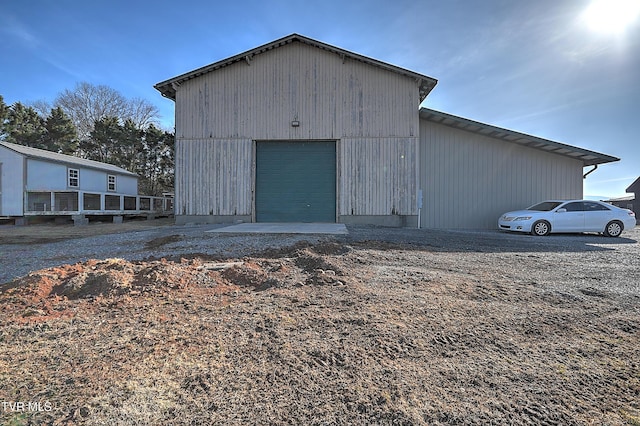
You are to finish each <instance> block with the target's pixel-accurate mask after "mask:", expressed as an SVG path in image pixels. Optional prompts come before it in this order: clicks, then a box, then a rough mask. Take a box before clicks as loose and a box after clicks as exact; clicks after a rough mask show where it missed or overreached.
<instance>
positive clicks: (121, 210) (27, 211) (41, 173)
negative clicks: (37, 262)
mask: <svg viewBox="0 0 640 426" xmlns="http://www.w3.org/2000/svg"><path fill="white" fill-rule="evenodd" d="M172 209H173V206H172V200H171V199H170V198H168V197H151V196H143V195H138V175H136V174H135V173H132V172H130V171H128V170H125V169H123V168H121V167H117V166H114V165H112V164H106V163H101V162H99V161H93V160H87V159H84V158H78V157H74V156H71V155H65V154H58V153H56V152H50V151H45V150H42V149H37V148H31V147H27V146H23V145H16V144H13V143H9V142H1V141H0V217H3V218H16V219H19V218H28V217H32V216H71V217H72V218H73V219H74V222H76V223H80V224H81V223H86V222H88V216H91V215H96V216H98V215H99V216H113V217H114V220H115V221H118V220H121V219H122V216H127V215H139V214H147V215H150V216H152V215H153V214H157V213H168V212H170V211H171V210H172ZM20 222H23V223H24V222H26V219H22V220H18V223H20Z"/></svg>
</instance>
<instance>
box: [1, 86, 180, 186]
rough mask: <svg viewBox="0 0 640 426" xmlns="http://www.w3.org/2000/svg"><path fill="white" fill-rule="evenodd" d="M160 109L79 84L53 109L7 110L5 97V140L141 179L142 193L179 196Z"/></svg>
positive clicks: (16, 106)
mask: <svg viewBox="0 0 640 426" xmlns="http://www.w3.org/2000/svg"><path fill="white" fill-rule="evenodd" d="M158 118H159V113H158V109H157V108H156V107H155V106H153V105H152V104H150V103H149V102H147V101H145V100H143V99H137V98H134V99H127V98H125V97H124V96H122V95H121V94H120V93H119V92H117V91H116V90H114V89H112V88H110V87H108V86H95V85H92V84H90V83H79V84H78V85H76V87H75V88H74V89H73V90H65V91H64V92H62V93H60V94H59V95H58V96H57V97H56V99H55V101H54V102H53V104H52V105H50V104H48V103H46V102H43V101H38V102H35V103H33V104H32V105H25V104H23V103H21V102H15V103H14V104H12V105H7V104H6V103H5V102H4V98H3V97H2V95H0V140H3V141H6V142H11V143H15V144H19V145H25V146H29V147H32V148H40V149H45V150H47V151H53V152H57V153H60V154H68V155H75V156H78V157H81V158H86V159H90V160H96V161H101V162H104V163H109V164H114V165H116V166H119V167H122V168H123V169H126V170H129V171H131V172H133V173H136V174H138V175H139V176H140V179H139V184H138V190H139V192H140V193H141V194H145V195H161V194H162V192H166V191H172V190H173V172H174V158H173V152H174V143H175V136H174V134H173V133H171V132H168V131H164V130H162V129H160V128H159V127H158Z"/></svg>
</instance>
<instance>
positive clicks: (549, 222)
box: [498, 200, 636, 237]
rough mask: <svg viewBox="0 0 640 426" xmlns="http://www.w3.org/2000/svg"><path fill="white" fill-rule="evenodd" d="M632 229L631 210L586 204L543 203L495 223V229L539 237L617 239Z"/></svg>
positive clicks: (590, 202) (502, 217) (568, 202)
mask: <svg viewBox="0 0 640 426" xmlns="http://www.w3.org/2000/svg"><path fill="white" fill-rule="evenodd" d="M635 226H636V215H635V213H633V212H632V211H631V210H628V209H621V208H620V207H616V206H612V205H610V204H607V203H602V202H600V201H588V200H570V201H566V200H564V201H558V200H556V201H543V202H542V203H538V204H536V205H534V206H531V207H529V208H527V209H526V210H518V211H514V212H508V213H505V214H503V215H502V216H500V219H498V228H499V229H502V230H505V231H517V232H530V233H531V234H533V235H539V236H542V235H548V234H550V233H552V232H599V233H602V234H604V235H606V236H607V237H618V236H619V235H620V234H621V233H622V231H623V230H625V229H632V228H634V227H635Z"/></svg>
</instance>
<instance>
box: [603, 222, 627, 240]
mask: <svg viewBox="0 0 640 426" xmlns="http://www.w3.org/2000/svg"><path fill="white" fill-rule="evenodd" d="M623 229H624V227H623V226H622V223H620V222H618V221H617V220H613V221H611V222H609V223H607V226H606V227H605V228H604V235H606V236H607V237H619V236H620V234H622V230H623Z"/></svg>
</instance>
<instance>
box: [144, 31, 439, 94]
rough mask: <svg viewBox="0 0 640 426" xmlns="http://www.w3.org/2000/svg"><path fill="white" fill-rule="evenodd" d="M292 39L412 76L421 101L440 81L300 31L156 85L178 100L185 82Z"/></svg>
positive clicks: (344, 58)
mask: <svg viewBox="0 0 640 426" xmlns="http://www.w3.org/2000/svg"><path fill="white" fill-rule="evenodd" d="M293 42H300V43H304V44H307V45H310V46H314V47H317V48H319V49H323V50H326V51H329V52H332V53H335V54H337V55H339V56H340V57H341V58H342V60H343V61H344V60H346V59H350V60H356V61H360V62H363V63H366V64H369V65H372V66H376V67H379V68H382V69H386V70H388V71H391V72H395V73H398V74H401V75H404V76H406V77H409V78H412V79H414V80H415V81H416V82H417V83H418V87H419V90H420V102H422V101H423V100H424V99H425V98H426V97H427V96H428V95H429V93H430V92H431V91H432V90H433V88H434V87H435V86H436V84H437V83H438V80H436V79H435V78H432V77H429V76H426V75H423V74H419V73H416V72H413V71H410V70H407V69H404V68H400V67H397V66H395V65H391V64H388V63H386V62H382V61H378V60H376V59H372V58H369V57H366V56H362V55H359V54H357V53H353V52H350V51H348V50H344V49H341V48H339V47H335V46H331V45H329V44H326V43H322V42H320V41H317V40H313V39H310V38H307V37H304V36H301V35H299V34H291V35H289V36H287V37H283V38H281V39H278V40H276V41H273V42H271V43H267V44H264V45H262V46H259V47H256V48H254V49H251V50H248V51H246V52H243V53H239V54H237V55H235V56H231V57H230V58H227V59H223V60H221V61H218V62H215V63H213V64H210V65H206V66H204V67H201V68H198V69H195V70H193V71H190V72H187V73H185V74H181V75H179V76H177V77H173V78H170V79H169V80H165V81H162V82H160V83H158V84H156V85H155V86H153V87H155V88H156V90H158V91H159V92H160V93H161V94H162V96H164V97H166V98H169V99H172V100H174V101H175V100H176V90H177V88H178V87H179V86H180V85H181V84H182V83H184V82H185V81H188V80H191V79H194V78H197V77H200V76H201V75H204V74H207V73H210V72H212V71H216V70H218V69H220V68H223V67H227V66H229V65H231V64H234V63H236V62H242V61H244V62H246V63H247V64H250V63H251V60H252V59H253V57H254V56H256V55H259V54H261V53H264V52H267V51H270V50H273V49H275V48H278V47H280V46H284V45H286V44H290V43H293Z"/></svg>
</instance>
